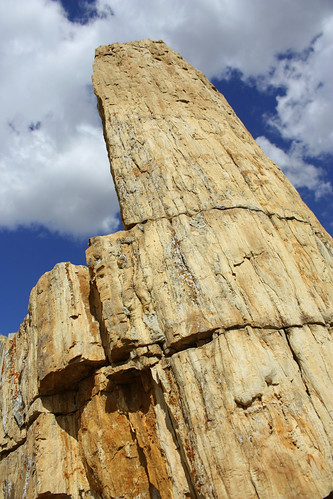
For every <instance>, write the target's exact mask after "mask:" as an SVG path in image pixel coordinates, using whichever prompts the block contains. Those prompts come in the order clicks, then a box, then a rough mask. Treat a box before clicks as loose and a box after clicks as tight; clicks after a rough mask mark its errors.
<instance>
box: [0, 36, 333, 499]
mask: <svg viewBox="0 0 333 499" xmlns="http://www.w3.org/2000/svg"><path fill="white" fill-rule="evenodd" d="M93 83H94V88H95V93H96V95H97V99H98V108H99V111H100V115H101V118H102V121H103V127H104V136H105V141H106V146H107V150H108V154H109V158H110V164H111V172H112V176H113V179H114V182H115V186H116V190H117V193H118V198H119V202H120V209H121V216H122V221H123V224H124V230H123V231H120V232H118V233H116V234H112V235H109V236H103V237H95V238H92V239H91V240H90V245H89V248H88V250H87V263H88V267H89V270H90V274H89V278H88V276H87V271H86V269H83V268H81V267H80V268H78V267H74V266H70V265H69V264H60V265H59V266H56V267H55V269H54V270H53V271H52V272H51V273H49V274H47V275H46V276H43V277H42V278H41V280H40V282H39V284H38V285H37V287H36V288H35V289H34V290H33V292H32V295H31V298H30V305H29V315H28V317H27V318H26V320H25V322H24V324H23V325H22V327H21V329H20V332H19V333H17V335H16V337H14V338H11V339H9V340H1V346H2V354H1V355H2V363H3V365H4V368H3V374H2V383H3V391H2V395H1V397H2V398H0V408H1V410H2V417H3V434H2V435H1V434H0V437H1V438H0V445H1V446H2V447H1V448H2V455H3V460H2V462H1V463H0V477H1V476H4V477H6V480H5V482H4V484H5V485H3V489H2V490H3V496H4V497H23V495H22V493H23V492H22V491H24V490H29V491H30V492H29V494H30V495H29V494H28V496H27V497H37V496H38V495H39V496H40V497H42V496H43V494H44V495H45V494H58V495H61V494H67V496H66V497H68V496H69V497H81V496H82V497H95V498H96V497H98V498H99V497H100V498H112V497H126V498H131V497H133V498H134V497H143V498H146V497H147V498H148V497H151V498H157V497H161V498H163V499H164V498H165V499H169V498H177V499H181V498H184V497H191V498H219V499H220V498H234V499H236V498H239V497H246V498H255V497H260V498H262V499H271V498H272V497H274V498H275V497H281V498H282V497H283V498H284V499H285V498H290V499H292V498H302V499H303V498H308V499H315V498H317V499H321V498H323V497H325V496H326V495H327V494H329V492H330V491H331V489H333V480H332V448H333V422H332V415H333V397H332V377H333V376H332V372H333V371H332V359H333V349H332V344H333V343H332V324H333V288H332V281H333V245H332V239H331V238H330V236H329V235H328V234H327V233H326V232H325V230H324V229H323V228H322V227H321V226H320V224H319V223H318V221H317V220H316V218H315V217H314V215H313V214H312V212H311V211H310V210H309V209H308V208H307V207H306V206H305V205H304V203H303V202H302V200H301V199H300V197H299V195H298V193H297V192H296V190H295V189H294V188H293V187H292V185H291V184H290V183H289V181H288V180H287V179H286V178H285V177H284V175H283V174H282V173H281V171H280V170H279V168H278V167H277V166H276V165H275V164H274V163H273V162H272V161H271V160H269V159H268V158H267V157H266V156H265V155H264V153H263V152H262V150H261V149H260V148H259V146H258V145H257V144H256V142H255V141H254V140H253V138H252V137H251V135H250V134H249V133H248V132H247V130H246V129H245V128H244V126H243V124H242V123H241V122H240V120H239V119H238V118H237V117H236V115H235V113H234V112H233V110H232V109H231V108H230V106H229V105H228V104H227V102H226V101H225V99H224V98H223V96H222V95H221V94H219V93H218V92H217V90H216V89H215V88H214V86H213V85H212V84H211V83H210V82H209V81H208V80H207V79H206V78H205V77H204V76H203V75H202V74H201V73H200V72H199V71H197V70H196V69H194V68H193V67H192V66H191V65H190V64H189V63H187V62H186V61H184V60H183V59H182V57H181V56H180V55H179V54H177V53H175V52H173V51H172V50H171V49H170V48H169V47H167V46H166V45H165V44H164V43H163V42H152V41H151V40H143V41H141V42H133V43H129V44H114V45H109V46H103V47H99V48H98V49H97V50H96V56H95V63H94V77H93ZM62 289H64V293H62V292H61V290H62ZM80 333H81V334H80ZM14 340H15V342H14ZM14 343H15V344H14ZM34 352H38V355H39V357H38V360H37V359H36V355H35V354H34ZM28 366H29V372H30V373H31V374H30V376H29V378H27V374H26V372H27V367H28ZM14 372H16V373H19V374H18V375H17V376H16V375H14V374H13V373H14ZM67 374H70V378H68V376H67ZM51 442H52V445H53V447H54V449H55V450H54V452H53V454H52V459H53V461H52V462H54V463H56V462H57V459H58V461H59V462H61V466H59V467H58V468H57V474H56V475H52V474H50V473H47V472H46V470H45V468H43V461H44V462H45V459H46V457H47V455H48V451H47V445H48V443H51ZM32 449H33V450H34V453H33V456H35V457H32V458H31V460H30V461H29V459H30V458H29V456H30V455H31V452H32ZM36 456H37V457H36ZM64 456H66V458H65V457H64ZM24 462H26V463H28V464H27V466H28V465H29V466H30V468H29V469H30V471H29V472H28V473H27V474H26V476H25V482H24V483H25V485H24V484H23V480H21V482H20V480H19V479H18V477H17V474H15V473H16V472H15V471H13V470H14V468H15V467H17V466H20V465H22V463H24ZM29 463H30V464H29ZM65 463H66V466H67V467H69V470H73V474H72V475H71V474H70V473H69V470H68V469H67V471H66V466H65ZM70 463H72V464H70ZM74 470H75V473H74ZM27 477H28V478H27ZM78 477H80V479H78ZM15 480H16V482H15ZM14 483H16V487H17V490H18V491H19V492H18V493H17V495H15V494H14V496H12V495H10V494H11V490H12V487H13V484H14ZM24 487H25V488H24ZM29 487H30V488H29ZM6 494H7V495H6ZM64 497H65V496H64Z"/></svg>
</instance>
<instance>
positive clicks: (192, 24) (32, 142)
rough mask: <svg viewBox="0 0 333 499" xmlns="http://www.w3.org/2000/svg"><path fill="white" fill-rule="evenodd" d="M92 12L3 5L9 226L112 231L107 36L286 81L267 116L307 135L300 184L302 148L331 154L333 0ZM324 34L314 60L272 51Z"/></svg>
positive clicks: (3, 159)
mask: <svg viewBox="0 0 333 499" xmlns="http://www.w3.org/2000/svg"><path fill="white" fill-rule="evenodd" d="M0 2H1V0H0ZM96 13H97V15H96V16H95V17H93V18H91V19H90V21H89V22H88V23H87V24H85V25H81V24H78V23H71V22H69V21H68V19H67V18H66V14H65V12H64V10H63V9H62V8H61V6H60V4H59V3H58V2H56V1H51V0H29V2H26V1H25V0H11V1H10V2H5V1H4V0H2V3H1V4H0V19H1V21H0V22H1V27H0V71H1V78H2V82H1V95H0V108H1V113H0V151H1V153H0V172H1V185H0V225H1V226H4V227H11V228H14V227H16V226H17V225H20V224H26V225H29V224H31V223H37V224H38V223H39V224H43V225H45V226H47V227H48V228H50V229H52V230H57V231H59V232H63V233H71V234H74V235H80V234H85V235H94V234H96V233H101V232H110V231H111V230H113V229H114V228H115V223H116V222H115V220H116V219H115V217H116V213H117V211H118V203H117V200H116V196H115V192H114V189H113V186H112V180H111V176H110V174H109V167H108V161H107V156H106V151H105V146H104V144H103V137H102V132H101V126H100V120H99V117H98V115H97V111H96V102H95V97H94V96H93V95H92V93H91V86H90V82H91V71H92V69H91V65H92V62H93V57H94V49H95V47H97V46H98V45H101V44H108V43H113V42H116V41H118V42H125V41H131V40H133V39H141V38H148V37H149V38H152V39H164V40H165V41H166V42H167V43H168V44H169V45H171V47H172V48H174V49H175V50H178V51H179V52H181V53H182V55H183V56H184V57H185V58H187V59H188V60H189V61H190V62H192V63H193V64H194V65H195V66H196V67H198V68H199V69H201V70H202V71H204V72H205V73H206V74H207V75H208V76H209V77H212V76H218V75H220V76H221V75H222V76H223V75H226V74H227V73H228V68H233V69H238V70H239V71H241V72H242V74H243V77H244V79H246V78H257V80H256V81H257V84H258V85H259V84H261V85H262V84H264V85H266V86H267V85H275V86H283V87H284V88H285V96H283V97H280V99H279V101H278V102H277V112H276V115H275V116H273V117H271V118H270V119H271V123H274V126H276V127H277V128H278V130H279V131H280V133H281V134H282V135H283V136H286V137H288V138H290V139H295V140H297V143H298V144H299V146H298V152H297V155H296V153H295V152H293V151H295V150H296V149H291V151H290V154H289V158H290V157H292V158H293V160H295V159H297V161H298V162H297V161H296V162H294V165H295V166H294V167H293V168H294V182H296V183H297V181H299V178H300V177H299V176H297V175H296V170H295V168H296V169H297V171H301V170H302V169H304V168H307V167H311V165H307V164H306V162H305V161H304V160H303V159H302V154H303V153H304V154H305V153H307V154H309V153H311V154H314V155H320V154H321V153H323V152H328V151H331V147H332V146H331V140H332V136H331V134H332V129H331V128H330V127H331V120H330V116H332V112H333V109H332V99H331V95H332V75H331V74H330V67H331V66H330V61H331V57H332V52H331V51H332V34H331V33H333V30H332V27H331V24H330V23H332V17H333V14H332V3H331V0H317V1H316V2H313V0H293V1H292V2H290V0H280V1H279V2H275V1H273V0H253V1H252V2H249V1H248V0H168V2H166V1H165V0H145V1H144V2H142V0H97V3H96ZM111 13H113V14H114V15H111ZM320 34H321V37H319V38H318V39H317V40H316V42H315V43H314V45H313V51H312V52H311V53H310V54H309V55H308V57H307V58H305V59H304V58H303V59H300V58H297V57H294V58H291V59H290V60H289V65H287V64H286V61H285V60H280V59H278V58H277V57H276V55H277V54H281V53H285V52H286V51H287V50H292V51H293V52H294V53H299V52H302V51H303V50H304V49H306V48H307V47H309V46H310V44H311V41H312V40H313V38H314V37H315V36H317V35H320ZM286 164H287V160H286ZM290 168H291V167H290ZM312 168H314V167H312ZM311 171H312V170H311ZM316 172H317V173H316ZM316 174H318V175H317V177H316ZM289 175H291V177H292V173H291V172H290V171H289ZM296 177H297V179H298V180H297V179H296ZM315 178H317V181H316V180H315ZM320 178H321V177H320V172H319V171H317V170H316V169H315V170H314V171H313V181H312V183H311V182H310V183H308V187H309V189H313V190H315V191H316V192H317V193H318V192H319V191H320V185H321V184H320V182H322V188H323V189H324V191H325V187H323V186H324V183H323V181H321V180H320ZM316 182H317V183H316Z"/></svg>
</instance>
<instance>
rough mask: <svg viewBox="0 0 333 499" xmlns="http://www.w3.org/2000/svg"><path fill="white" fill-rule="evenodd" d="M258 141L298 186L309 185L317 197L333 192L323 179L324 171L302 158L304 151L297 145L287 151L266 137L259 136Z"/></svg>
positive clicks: (329, 184)
mask: <svg viewBox="0 0 333 499" xmlns="http://www.w3.org/2000/svg"><path fill="white" fill-rule="evenodd" d="M256 141H257V143H258V144H259V146H260V147H261V148H262V150H263V151H264V152H265V154H267V156H269V157H270V158H271V159H272V160H273V161H274V162H275V163H276V164H277V165H278V166H279V167H280V168H281V170H282V171H283V172H284V174H285V175H286V177H288V179H289V180H290V182H291V183H292V184H293V185H294V186H295V187H296V188H300V187H307V188H308V189H309V190H311V191H314V193H315V197H316V199H319V198H321V197H323V196H325V195H327V194H332V193H333V188H332V185H331V183H330V182H328V181H325V180H323V177H324V175H323V173H324V172H323V171H322V170H321V169H320V168H317V167H315V166H314V165H312V164H309V163H306V162H305V161H304V160H303V158H302V151H301V150H300V148H299V147H298V146H297V145H294V146H293V147H291V149H290V150H289V151H288V153H286V152H285V151H283V150H282V149H280V148H279V147H277V146H276V145H274V144H272V143H271V142H270V141H269V140H268V139H267V138H266V137H257V138H256Z"/></svg>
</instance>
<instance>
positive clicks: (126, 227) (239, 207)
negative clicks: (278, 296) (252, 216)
mask: <svg viewBox="0 0 333 499" xmlns="http://www.w3.org/2000/svg"><path fill="white" fill-rule="evenodd" d="M214 210H218V211H232V210H245V211H250V212H255V213H262V214H263V215H266V216H267V217H268V218H269V219H271V218H273V217H277V218H278V219H279V220H286V221H289V220H295V222H299V223H302V224H307V225H310V226H311V223H310V222H309V221H308V220H302V219H300V218H297V217H296V216H294V215H290V216H282V215H280V214H279V213H275V212H267V211H265V210H263V209H260V208H253V207H251V206H244V205H235V206H223V205H216V206H212V207H211V208H207V209H206V210H198V211H195V212H194V213H191V214H189V213H188V212H186V211H184V212H179V213H177V214H176V215H173V216H172V217H167V216H163V217H156V218H150V219H145V220H142V221H138V222H134V223H131V224H127V225H126V224H123V225H124V230H130V229H133V228H134V227H137V226H140V225H145V224H146V223H148V222H157V221H158V220H168V221H169V222H171V221H172V220H173V219H175V218H177V217H180V216H181V215H185V216H187V217H189V218H194V217H196V216H198V215H200V214H201V213H208V212H210V211H214Z"/></svg>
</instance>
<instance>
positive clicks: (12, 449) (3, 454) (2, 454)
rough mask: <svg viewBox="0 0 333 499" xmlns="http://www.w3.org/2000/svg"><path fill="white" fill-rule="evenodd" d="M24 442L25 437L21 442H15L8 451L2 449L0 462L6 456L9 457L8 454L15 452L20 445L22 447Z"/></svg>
mask: <svg viewBox="0 0 333 499" xmlns="http://www.w3.org/2000/svg"><path fill="white" fill-rule="evenodd" d="M26 440H27V437H26V436H25V437H24V438H22V440H19V441H18V442H16V444H15V445H13V446H12V447H11V448H10V449H4V450H2V451H0V461H1V460H2V459H5V458H6V457H7V456H9V454H11V453H12V452H14V451H16V449H18V448H19V447H21V446H22V445H24V444H25V442H26Z"/></svg>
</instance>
